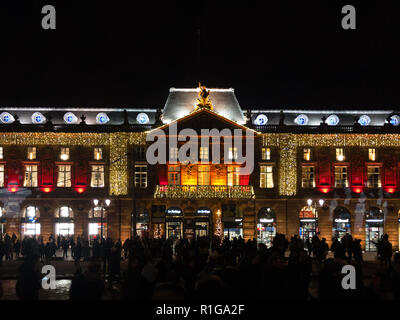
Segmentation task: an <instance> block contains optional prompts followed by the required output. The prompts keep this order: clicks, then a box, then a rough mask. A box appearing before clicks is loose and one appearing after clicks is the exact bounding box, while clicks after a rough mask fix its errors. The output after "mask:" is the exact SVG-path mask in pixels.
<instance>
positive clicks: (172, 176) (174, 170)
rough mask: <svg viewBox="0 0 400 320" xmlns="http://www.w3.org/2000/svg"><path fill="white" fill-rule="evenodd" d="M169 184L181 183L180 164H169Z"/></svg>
mask: <svg viewBox="0 0 400 320" xmlns="http://www.w3.org/2000/svg"><path fill="white" fill-rule="evenodd" d="M168 184H172V185H180V184H181V167H180V166H179V165H177V166H175V165H169V166H168Z"/></svg>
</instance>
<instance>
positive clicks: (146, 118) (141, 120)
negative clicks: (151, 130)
mask: <svg viewBox="0 0 400 320" xmlns="http://www.w3.org/2000/svg"><path fill="white" fill-rule="evenodd" d="M136 121H137V122H138V123H140V124H147V123H149V121H150V120H149V116H148V115H147V114H146V113H144V112H141V113H139V114H138V115H137V117H136Z"/></svg>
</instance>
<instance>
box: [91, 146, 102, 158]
mask: <svg viewBox="0 0 400 320" xmlns="http://www.w3.org/2000/svg"><path fill="white" fill-rule="evenodd" d="M93 157H94V160H102V159H103V149H102V148H94V155H93Z"/></svg>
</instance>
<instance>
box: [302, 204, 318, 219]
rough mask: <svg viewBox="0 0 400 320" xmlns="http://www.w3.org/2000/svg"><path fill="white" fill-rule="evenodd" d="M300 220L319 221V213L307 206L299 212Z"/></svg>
mask: <svg viewBox="0 0 400 320" xmlns="http://www.w3.org/2000/svg"><path fill="white" fill-rule="evenodd" d="M299 219H318V211H317V210H316V209H315V207H313V206H305V207H303V208H302V209H301V210H300V212H299Z"/></svg>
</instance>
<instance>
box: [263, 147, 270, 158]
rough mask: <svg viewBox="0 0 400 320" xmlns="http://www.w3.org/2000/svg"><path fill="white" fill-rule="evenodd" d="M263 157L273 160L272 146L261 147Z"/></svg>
mask: <svg viewBox="0 0 400 320" xmlns="http://www.w3.org/2000/svg"><path fill="white" fill-rule="evenodd" d="M261 159H262V160H271V149H270V148H261Z"/></svg>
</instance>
